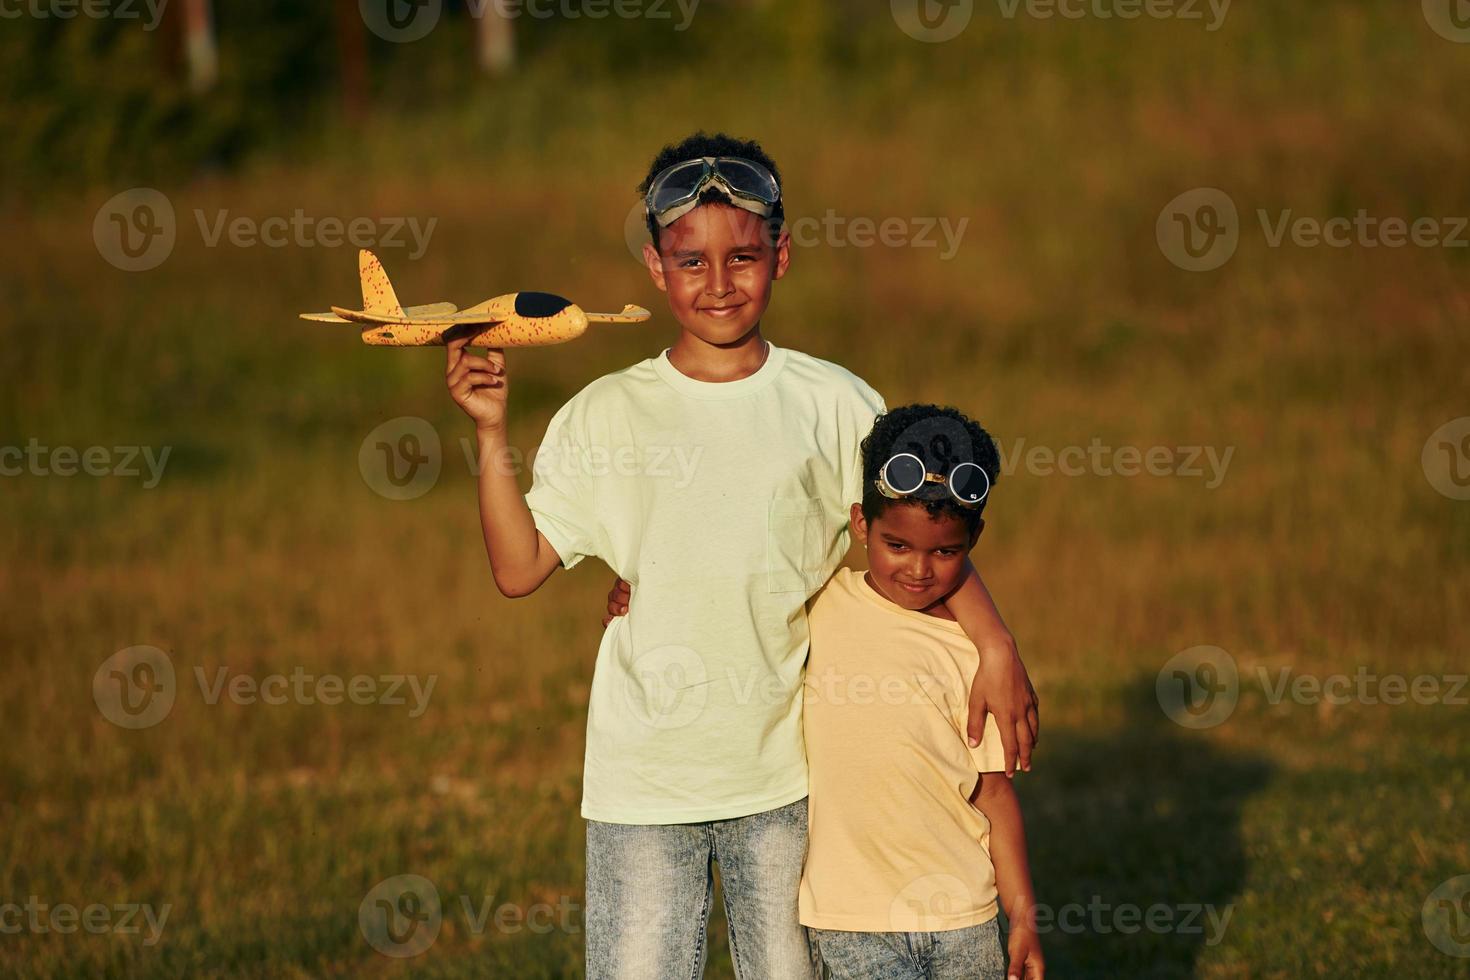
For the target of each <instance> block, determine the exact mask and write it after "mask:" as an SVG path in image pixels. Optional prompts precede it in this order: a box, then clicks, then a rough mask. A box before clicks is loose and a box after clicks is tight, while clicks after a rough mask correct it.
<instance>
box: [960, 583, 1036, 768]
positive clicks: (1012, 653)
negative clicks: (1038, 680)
mask: <svg viewBox="0 0 1470 980" xmlns="http://www.w3.org/2000/svg"><path fill="white" fill-rule="evenodd" d="M944 604H945V606H946V607H948V609H949V611H950V613H951V614H952V615H953V616H954V618H955V619H956V620H957V621H958V622H959V624H960V626H961V627H963V628H964V631H965V633H966V635H968V636H969V638H970V642H972V643H974V644H975V649H977V650H979V651H980V669H979V670H977V671H976V672H975V680H974V682H973V684H972V686H971V688H970V717H969V722H968V724H967V725H966V726H965V727H966V729H967V731H968V734H969V739H970V745H971V746H972V747H973V746H976V745H979V744H980V738H981V736H982V735H984V734H985V715H986V712H989V713H990V714H993V715H994V716H995V721H996V724H997V725H998V726H999V727H1000V741H1001V745H1002V746H1004V747H1005V758H1006V775H1007V776H1010V775H1013V774H1014V773H1015V771H1016V762H1017V757H1018V756H1019V758H1020V765H1021V768H1022V769H1024V770H1030V768H1031V750H1032V748H1034V747H1035V745H1036V740H1037V736H1038V734H1039V732H1040V724H1041V721H1040V717H1039V715H1038V704H1037V700H1036V689H1035V688H1033V687H1032V686H1031V677H1030V676H1029V675H1028V674H1027V673H1026V665H1025V664H1023V663H1022V662H1021V655H1020V653H1019V652H1018V651H1017V649H1016V638H1015V637H1013V636H1012V635H1011V631H1010V630H1009V629H1007V628H1006V624H1005V622H1004V621H1003V620H1002V619H1001V618H1000V611H999V610H998V609H996V608H995V601H994V600H992V599H991V598H990V590H989V589H987V588H986V587H985V583H984V582H983V581H981V579H980V573H979V572H977V571H976V570H975V565H974V564H973V563H972V562H971V561H970V560H969V559H968V558H966V559H965V577H964V580H963V581H962V582H961V583H960V586H959V588H957V589H955V591H953V592H951V593H950V594H949V597H948V598H947V599H945V603H944Z"/></svg>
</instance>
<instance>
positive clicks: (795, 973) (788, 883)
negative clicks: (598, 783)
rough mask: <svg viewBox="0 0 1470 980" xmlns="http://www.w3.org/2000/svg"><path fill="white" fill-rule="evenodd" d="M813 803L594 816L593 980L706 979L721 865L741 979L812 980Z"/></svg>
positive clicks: (590, 880) (590, 854)
mask: <svg viewBox="0 0 1470 980" xmlns="http://www.w3.org/2000/svg"><path fill="white" fill-rule="evenodd" d="M805 857H806V800H805V799H804V798H803V799H800V800H797V801H796V802H795V803H789V804H787V805H786V806H782V807H777V808H776V809H774V810H767V811H765V812H764V813H754V814H751V815H750V816H747V817H736V818H734V819H731V820H712V821H709V822H707V823H679V824H620V823H602V822H601V821H598V820H588V821H587V913H586V928H587V980H697V978H698V977H701V976H703V975H704V964H705V958H706V956H707V954H708V950H707V949H706V948H705V941H704V937H705V928H706V926H707V924H708V921H709V907H710V901H711V899H712V897H713V895H714V876H713V874H712V872H711V865H710V862H711V861H718V862H719V865H720V883H721V886H722V888H723V890H724V893H725V918H726V920H727V921H728V923H729V926H730V958H731V959H732V960H733V961H734V964H735V976H736V978H737V980H812V978H814V977H816V976H817V975H818V974H817V967H816V961H815V959H814V955H813V951H812V949H811V944H810V943H809V942H808V941H807V935H806V929H805V927H803V926H802V925H801V923H800V922H799V921H798V920H797V909H796V902H797V895H798V892H799V890H800V886H801V866H802V862H803V860H804V859H805Z"/></svg>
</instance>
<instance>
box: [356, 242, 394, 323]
mask: <svg viewBox="0 0 1470 980" xmlns="http://www.w3.org/2000/svg"><path fill="white" fill-rule="evenodd" d="M357 272H358V275H359V276H360V277H361V278H362V308H363V309H364V310H365V311H367V312H368V313H380V314H382V315H383V316H402V315H403V307H402V306H400V305H399V304H398V294H396V293H395V292H393V284H392V283H391V282H389V281H388V273H386V272H384V271H383V263H382V262H379V261H378V257H377V256H376V255H374V254H373V253H372V252H369V251H368V250H367V249H363V250H362V251H360V252H358V253H357Z"/></svg>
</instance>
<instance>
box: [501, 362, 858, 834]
mask: <svg viewBox="0 0 1470 980" xmlns="http://www.w3.org/2000/svg"><path fill="white" fill-rule="evenodd" d="M885 410H886V409H885V406H884V404H883V399H882V398H881V397H880V396H879V395H878V393H877V392H875V391H874V390H873V389H872V388H870V387H869V386H868V385H867V384H865V383H864V382H863V381H862V380H861V379H860V378H858V377H857V376H856V375H854V374H852V373H851V372H850V371H847V370H846V369H844V368H842V367H839V366H838V365H836V364H832V363H830V362H828V361H823V360H820V359H818V358H815V357H811V356H809V355H807V354H802V353H800V352H798V351H793V350H786V349H783V348H780V347H777V346H776V345H774V344H771V345H770V353H769V355H768V356H767V358H766V362H765V364H763V365H761V367H760V369H759V370H757V371H756V372H755V373H754V374H752V375H750V376H749V377H746V378H742V379H740V380H738V381H729V382H723V383H721V382H708V381H696V380H694V379H692V378H689V377H687V376H685V375H683V374H681V373H680V372H679V371H678V369H676V368H675V367H674V366H673V365H672V364H671V363H670V362H669V359H668V351H664V352H663V353H661V354H660V355H659V356H657V357H653V358H649V359H647V360H645V361H642V362H640V363H638V364H635V365H633V366H632V367H629V368H626V369H625V370H622V371H618V372H615V373H613V374H609V375H606V376H604V377H601V378H599V379H597V380H596V381H594V382H592V383H591V384H590V385H588V386H587V387H586V388H584V389H583V390H582V391H581V392H579V393H578V394H577V395H575V396H574V397H573V398H572V399H571V401H569V402H567V403H566V405H564V406H562V408H561V409H560V410H559V411H558V412H557V413H556V415H555V416H553V417H552V419H551V423H550V425H548V427H547V430H546V438H545V440H544V441H543V443H542V445H541V449H540V451H539V452H538V454H537V456H536V461H535V466H534V481H533V485H532V488H531V490H530V492H529V493H528V494H527V495H526V502H527V503H528V504H529V505H530V508H531V513H532V515H533V516H534V518H535V521H536V527H537V528H538V529H539V530H540V531H541V533H542V534H544V535H545V536H546V539H547V540H548V541H550V542H551V545H552V547H554V548H555V549H556V551H557V554H558V555H560V556H561V559H562V564H563V565H565V566H566V567H567V568H571V567H573V566H574V565H576V564H577V563H578V562H579V561H581V560H582V559H583V558H584V557H586V556H588V555H595V556H596V557H598V558H601V559H602V560H603V561H605V562H606V563H607V564H608V566H609V567H610V568H612V569H613V570H614V571H616V572H617V573H618V574H619V575H620V576H622V577H623V578H624V579H627V580H628V581H629V582H630V583H632V586H633V599H632V602H631V603H630V604H629V613H628V615H627V616H622V617H619V618H617V619H614V620H613V622H612V624H611V625H610V626H609V627H608V628H607V629H606V631H605V632H604V633H603V636H602V643H601V645H600V646H599V648H598V651H597V664H596V667H595V669H594V672H593V678H592V694H591V702H590V704H589V706H588V712H587V754H586V763H585V769H584V779H583V796H582V816H584V817H586V818H588V819H592V820H601V821H605V822H609V823H632V824H663V823H690V822H696V821H705V820H721V819H727V818H731V817H738V816H744V815H747V814H751V813H759V812H761V811H763V810H770V809H773V808H775V807H778V806H784V805H785V804H788V803H792V802H794V801H796V800H799V799H801V798H802V797H804V796H805V795H806V793H807V768H806V750H805V745H804V744H803V742H802V731H801V707H802V706H801V700H802V699H801V694H802V671H803V667H804V664H805V661H806V655H807V622H806V601H807V599H808V598H809V597H810V596H811V595H812V594H813V593H815V592H816V591H817V589H819V588H820V587H821V586H822V584H823V583H825V582H826V581H827V579H828V578H829V577H830V576H831V574H832V572H833V571H834V570H835V569H836V568H837V566H838V564H839V563H840V562H841V561H842V558H843V556H844V555H845V554H846V553H847V546H848V528H847V521H848V507H849V505H850V504H851V503H852V502H853V501H855V500H858V499H859V498H860V497H861V495H862V493H861V482H862V466H861V457H860V452H859V447H860V443H861V441H862V439H863V437H864V436H865V435H867V433H868V430H869V429H871V428H872V424H873V420H874V418H876V417H877V416H878V415H879V414H880V413H881V412H883V411H885Z"/></svg>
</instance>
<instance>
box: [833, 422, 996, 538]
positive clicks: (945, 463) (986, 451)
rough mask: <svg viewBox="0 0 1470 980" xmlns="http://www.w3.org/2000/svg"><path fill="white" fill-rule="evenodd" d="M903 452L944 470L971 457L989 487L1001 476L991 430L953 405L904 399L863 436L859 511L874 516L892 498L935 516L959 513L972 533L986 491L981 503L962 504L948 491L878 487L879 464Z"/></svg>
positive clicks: (930, 467) (936, 470)
mask: <svg viewBox="0 0 1470 980" xmlns="http://www.w3.org/2000/svg"><path fill="white" fill-rule="evenodd" d="M966 442H968V443H969V445H965V443H966ZM901 452H909V453H913V454H914V455H916V456H918V457H919V458H920V459H922V460H923V461H924V468H925V469H926V470H928V471H929V472H930V473H947V472H948V470H949V469H950V468H952V467H953V466H954V465H955V464H957V463H962V462H968V463H975V464H977V465H979V467H980V468H981V469H982V470H984V471H985V475H986V476H988V477H990V486H991V488H992V489H993V488H994V487H995V484H996V483H998V482H999V481H1000V453H999V452H998V451H997V450H996V448H995V440H994V439H992V438H991V436H990V433H989V432H986V431H985V429H983V428H982V427H981V426H980V424H979V423H978V422H976V421H974V420H973V419H970V418H968V417H966V416H965V415H964V414H963V413H962V412H960V411H959V410H958V409H955V408H950V407H947V406H946V407H943V408H941V407H940V406H938V405H902V406H900V407H898V408H895V409H893V410H891V411H889V412H885V413H884V414H882V415H880V416H878V418H877V419H876V420H875V421H874V422H873V430H872V431H871V432H869V433H868V434H867V435H866V436H864V437H863V442H862V454H863V517H865V518H867V519H868V520H869V521H872V520H875V519H876V518H878V517H881V516H882V515H883V513H884V512H885V511H887V510H888V508H889V507H892V506H893V505H895V504H905V505H907V506H922V507H923V508H924V509H925V510H926V511H928V513H929V516H930V517H931V518H933V519H938V518H939V517H941V516H949V517H958V518H959V519H960V520H961V521H962V522H963V523H964V526H965V530H966V531H968V532H969V533H970V534H971V535H973V534H974V533H975V531H976V530H977V529H978V528H979V526H980V514H981V512H982V511H984V510H985V505H986V504H987V503H989V502H990V495H989V494H987V495H986V496H985V499H984V500H982V501H981V502H980V504H979V506H976V507H964V506H961V505H960V503H959V501H957V500H955V499H954V498H953V497H952V496H950V495H949V494H948V493H946V494H945V495H944V496H943V497H938V498H935V499H921V498H918V497H910V498H907V499H896V498H893V497H885V496H884V495H883V494H882V493H881V492H880V491H879V490H878V486H877V480H878V474H879V473H881V472H882V470H883V464H884V463H886V462H888V460H889V459H890V458H891V457H892V456H893V455H894V454H895V453H901Z"/></svg>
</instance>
